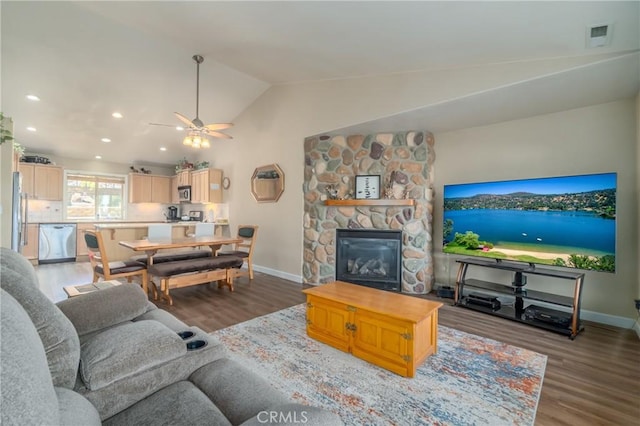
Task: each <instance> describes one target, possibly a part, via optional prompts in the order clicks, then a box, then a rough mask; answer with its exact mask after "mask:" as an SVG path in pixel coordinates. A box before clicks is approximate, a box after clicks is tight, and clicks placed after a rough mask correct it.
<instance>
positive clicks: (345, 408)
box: [212, 305, 547, 425]
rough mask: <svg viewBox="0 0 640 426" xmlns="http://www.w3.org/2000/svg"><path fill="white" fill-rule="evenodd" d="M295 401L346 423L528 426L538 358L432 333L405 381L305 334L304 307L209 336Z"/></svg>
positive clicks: (452, 333)
mask: <svg viewBox="0 0 640 426" xmlns="http://www.w3.org/2000/svg"><path fill="white" fill-rule="evenodd" d="M212 334H214V335H216V336H217V337H218V338H220V340H222V341H223V343H224V344H225V345H227V347H228V349H229V351H230V352H231V353H232V355H233V357H234V358H235V359H236V360H238V361H240V362H241V363H242V364H243V365H245V366H246V367H248V368H249V369H251V370H253V371H255V372H256V373H258V374H260V375H261V376H262V377H265V378H266V379H267V380H269V381H270V382H271V383H273V385H274V386H275V387H276V388H278V389H279V390H280V391H282V392H284V393H285V394H287V395H290V396H291V398H292V399H293V400H295V401H297V402H300V403H304V404H309V405H315V406H321V407H325V408H327V409H329V410H332V411H334V412H336V413H338V414H339V415H340V416H341V418H342V420H343V421H344V423H345V424H347V425H422V424H424V425H487V424H490V425H532V424H533V423H534V419H535V414H536V408H537V405H538V399H539V397H540V390H541V388H542V378H543V376H544V370H545V366H546V363H547V357H546V356H545V355H541V354H538V353H536V352H532V351H529V350H525V349H521V348H518V347H515V346H510V345H506V344H503V343H500V342H497V341H495V340H490V339H485V338H483V337H479V336H475V335H472V334H468V333H464V332H461V331H457V330H454V329H451V328H447V327H444V326H439V327H438V353H437V354H435V355H432V356H431V357H429V358H427V360H426V361H425V362H424V363H423V364H422V366H420V367H419V369H418V371H417V373H416V377H414V378H412V379H409V378H404V377H401V376H398V375H396V374H394V373H392V372H390V371H387V370H384V369H382V368H379V367H376V366H375V365H372V364H369V363H367V362H365V361H362V360H360V359H358V358H356V357H354V356H352V355H351V354H348V353H345V352H342V351H339V350H337V349H334V348H332V347H330V346H327V345H325V344H323V343H320V342H318V341H316V340H313V339H311V338H309V337H307V335H306V331H305V308H304V305H297V306H293V307H291V308H288V309H284V310H282V311H278V312H275V313H272V314H269V315H265V316H263V317H259V318H255V319H253V320H250V321H247V322H244V323H241V324H237V325H234V326H232V327H229V328H225V329H223V330H219V331H216V332H214V333H212Z"/></svg>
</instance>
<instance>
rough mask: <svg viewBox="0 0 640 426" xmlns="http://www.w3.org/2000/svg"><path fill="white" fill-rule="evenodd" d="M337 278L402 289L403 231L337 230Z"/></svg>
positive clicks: (368, 285)
mask: <svg viewBox="0 0 640 426" xmlns="http://www.w3.org/2000/svg"><path fill="white" fill-rule="evenodd" d="M336 247H337V250H336V252H337V253H336V280H338V281H345V282H349V283H353V284H360V285H365V286H367V287H373V288H377V289H381V290H391V291H398V292H399V291H400V283H401V271H402V269H401V265H400V260H401V258H400V256H401V250H402V232H401V231H393V230H376V229H338V230H336Z"/></svg>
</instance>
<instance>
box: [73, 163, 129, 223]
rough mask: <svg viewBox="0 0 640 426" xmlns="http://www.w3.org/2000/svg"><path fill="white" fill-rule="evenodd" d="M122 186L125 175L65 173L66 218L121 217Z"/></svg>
mask: <svg viewBox="0 0 640 426" xmlns="http://www.w3.org/2000/svg"><path fill="white" fill-rule="evenodd" d="M125 188H126V180H125V177H124V176H117V175H96V174H90V173H82V172H77V173H74V172H68V173H66V179H65V201H66V205H65V213H66V218H67V219H70V220H74V219H78V220H101V219H110V220H122V219H124V218H125V210H126V205H125V198H124V197H125Z"/></svg>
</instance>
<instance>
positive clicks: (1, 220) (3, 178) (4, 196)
mask: <svg viewBox="0 0 640 426" xmlns="http://www.w3.org/2000/svg"><path fill="white" fill-rule="evenodd" d="M4 125H5V128H6V129H7V130H9V131H11V132H12V133H13V121H12V120H11V118H5V119H4ZM12 196H13V143H12V142H11V141H8V142H5V143H3V144H2V145H0V201H1V202H2V204H1V205H2V210H1V211H0V245H1V246H2V247H6V248H11V224H12V217H11V212H12V204H13V201H12Z"/></svg>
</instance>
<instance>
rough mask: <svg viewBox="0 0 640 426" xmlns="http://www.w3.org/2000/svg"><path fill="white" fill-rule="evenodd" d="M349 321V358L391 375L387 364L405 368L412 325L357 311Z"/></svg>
mask: <svg viewBox="0 0 640 426" xmlns="http://www.w3.org/2000/svg"><path fill="white" fill-rule="evenodd" d="M353 318H354V320H353V322H354V325H355V329H356V331H355V333H353V343H352V345H351V353H352V354H353V355H355V356H357V357H358V358H362V359H364V360H366V361H369V362H372V363H375V364H377V365H380V366H382V367H384V368H387V369H391V370H392V371H393V369H392V368H390V365H389V364H393V365H397V366H405V368H406V364H407V356H408V355H409V353H410V340H411V339H412V338H413V336H412V330H413V325H412V323H410V322H408V321H402V320H398V319H395V318H391V317H389V316H385V315H380V314H376V313H375V312H370V311H366V310H360V309H358V310H357V311H356V312H355V314H354V316H353Z"/></svg>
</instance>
